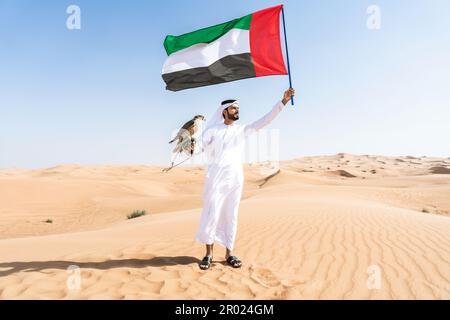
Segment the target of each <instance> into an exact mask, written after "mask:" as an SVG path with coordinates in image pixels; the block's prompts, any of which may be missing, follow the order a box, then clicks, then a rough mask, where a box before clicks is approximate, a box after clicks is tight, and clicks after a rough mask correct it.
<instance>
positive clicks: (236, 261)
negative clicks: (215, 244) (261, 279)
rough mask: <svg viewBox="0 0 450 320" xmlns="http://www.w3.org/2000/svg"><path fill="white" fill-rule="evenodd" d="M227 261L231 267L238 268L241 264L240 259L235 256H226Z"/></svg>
mask: <svg viewBox="0 0 450 320" xmlns="http://www.w3.org/2000/svg"><path fill="white" fill-rule="evenodd" d="M227 263H228V264H229V265H230V266H232V267H233V268H240V267H241V266H242V262H241V260H239V259H238V258H237V257H236V256H229V257H228V258H227Z"/></svg>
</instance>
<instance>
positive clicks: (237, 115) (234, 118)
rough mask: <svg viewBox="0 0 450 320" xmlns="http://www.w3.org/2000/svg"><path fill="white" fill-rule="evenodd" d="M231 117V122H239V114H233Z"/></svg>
mask: <svg viewBox="0 0 450 320" xmlns="http://www.w3.org/2000/svg"><path fill="white" fill-rule="evenodd" d="M231 117H232V119H231V120H234V121H236V120H239V114H237V113H235V114H233V115H232V116H231Z"/></svg>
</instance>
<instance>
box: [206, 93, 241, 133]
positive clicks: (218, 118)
mask: <svg viewBox="0 0 450 320" xmlns="http://www.w3.org/2000/svg"><path fill="white" fill-rule="evenodd" d="M234 104H237V105H238V106H239V101H238V100H236V101H234V102H230V103H226V104H223V105H222V104H221V105H220V106H219V108H218V109H217V110H216V112H214V113H213V115H212V116H211V118H209V120H208V119H207V120H206V126H205V129H204V131H206V130H208V129H209V128H211V127H213V126H215V125H218V124H220V123H223V121H224V119H223V116H222V114H223V110H225V109H226V108H228V107H230V106H232V105H234Z"/></svg>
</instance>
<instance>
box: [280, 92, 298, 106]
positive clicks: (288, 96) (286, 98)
mask: <svg viewBox="0 0 450 320" xmlns="http://www.w3.org/2000/svg"><path fill="white" fill-rule="evenodd" d="M294 95H295V90H294V89H293V88H289V89H287V90H286V91H285V92H284V95H283V100H281V102H283V104H284V105H286V103H288V102H289V100H291V97H292V96H294Z"/></svg>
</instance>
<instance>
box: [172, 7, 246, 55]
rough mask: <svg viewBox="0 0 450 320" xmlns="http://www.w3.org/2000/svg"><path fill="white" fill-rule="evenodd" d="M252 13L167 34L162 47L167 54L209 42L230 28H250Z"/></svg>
mask: <svg viewBox="0 0 450 320" xmlns="http://www.w3.org/2000/svg"><path fill="white" fill-rule="evenodd" d="M251 20H252V15H251V14H249V15H247V16H245V17H242V18H238V19H234V20H231V21H228V22H225V23H221V24H218V25H215V26H212V27H207V28H203V29H200V30H196V31H193V32H189V33H185V34H182V35H180V36H171V35H168V36H167V37H166V39H165V40H164V48H165V49H166V52H167V55H171V54H172V53H174V52H177V51H180V50H182V49H185V48H189V47H190V46H192V45H194V44H197V43H210V42H213V41H214V40H216V39H218V38H220V37H221V36H223V35H224V34H225V33H227V32H228V31H230V30H231V29H244V30H249V29H250V22H251Z"/></svg>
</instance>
